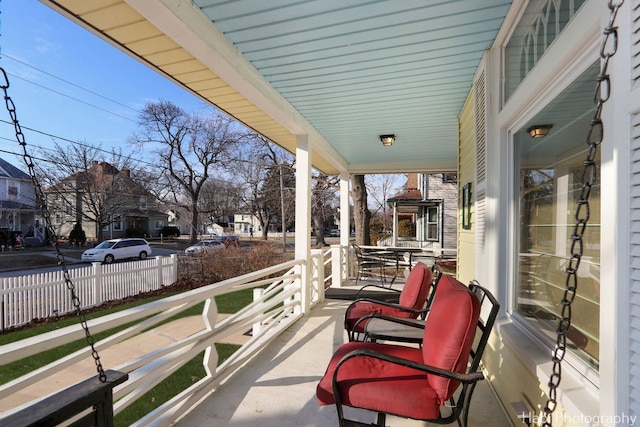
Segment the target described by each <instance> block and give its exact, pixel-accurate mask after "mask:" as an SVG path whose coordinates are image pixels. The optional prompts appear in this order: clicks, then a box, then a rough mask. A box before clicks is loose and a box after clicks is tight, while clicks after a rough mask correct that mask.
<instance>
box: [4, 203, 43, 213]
mask: <svg viewBox="0 0 640 427" xmlns="http://www.w3.org/2000/svg"><path fill="white" fill-rule="evenodd" d="M0 209H2V210H15V211H23V212H25V211H29V210H33V211H35V210H37V208H36V207H35V206H32V205H27V204H25V203H20V202H16V201H13V200H0Z"/></svg>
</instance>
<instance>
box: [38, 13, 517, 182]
mask: <svg viewBox="0 0 640 427" xmlns="http://www.w3.org/2000/svg"><path fill="white" fill-rule="evenodd" d="M41 1H42V2H43V3H45V4H47V5H49V6H51V7H52V8H54V9H56V10H58V11H60V12H61V13H62V14H64V15H66V16H68V17H69V18H70V19H73V20H74V21H76V22H78V23H79V24H80V25H83V26H84V27H86V28H87V29H89V30H90V31H92V32H94V33H96V34H98V35H99V36H100V37H102V38H104V39H105V40H107V41H108V42H109V43H111V44H113V45H114V46H116V47H118V48H120V49H122V50H124V51H126V52H127V53H129V54H130V55H132V56H133V57H135V58H137V59H138V60H140V61H142V62H144V63H145V64H147V65H148V66H150V67H152V68H154V69H156V70H158V71H159V72H161V73H163V74H165V75H166V76H167V77H169V78H171V79H173V80H174V81H175V82H176V83H177V84H180V85H183V86H184V87H186V88H187V89H189V90H191V91H192V92H193V93H194V94H197V95H198V96H200V97H202V98H203V99H205V100H207V101H208V102H210V103H211V104H213V105H215V106H217V107H218V108H220V109H221V110H224V111H226V112H227V113H229V114H231V115H232V116H234V117H236V118H237V119H238V120H240V121H242V122H243V123H245V124H246V125H247V126H249V127H251V128H253V129H255V130H256V131H258V132H260V133H262V134H264V135H265V136H266V137H268V138H269V139H271V140H272V141H274V142H275V143H277V144H279V145H281V146H283V147H284V148H286V149H288V150H290V151H295V146H296V135H301V134H308V135H310V138H311V140H312V144H313V164H314V166H315V167H317V168H319V169H321V170H323V171H325V172H327V173H338V172H340V171H348V172H352V173H353V172H360V173H373V172H390V171H428V170H455V169H456V158H457V154H456V153H457V139H458V130H457V118H458V114H459V113H460V109H461V107H462V104H463V102H464V100H465V98H466V96H467V94H468V92H469V89H470V87H471V84H472V79H473V76H474V73H475V72H476V69H477V67H478V64H479V62H480V60H481V58H482V55H483V52H484V51H485V50H486V49H488V48H490V47H491V45H492V43H493V41H494V39H495V37H496V34H497V32H498V29H499V28H500V26H501V24H502V22H503V20H504V17H505V15H506V13H507V11H508V9H509V7H510V5H511V1H507V0H441V1H437V0H402V1H399V0H386V1H376V0H313V1H308V0H224V1H223V0H193V1H188V0H91V1H86V0H41ZM381 134H395V135H396V142H395V144H394V145H393V146H392V147H383V146H382V144H381V143H380V140H379V135H381Z"/></svg>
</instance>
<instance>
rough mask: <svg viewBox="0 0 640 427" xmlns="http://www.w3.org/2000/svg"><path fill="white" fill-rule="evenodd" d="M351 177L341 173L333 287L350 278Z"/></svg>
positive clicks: (332, 268) (332, 267) (332, 272)
mask: <svg viewBox="0 0 640 427" xmlns="http://www.w3.org/2000/svg"><path fill="white" fill-rule="evenodd" d="M350 178H351V176H350V175H349V173H348V172H345V171H343V172H341V173H340V245H339V246H338V248H334V250H333V251H332V253H333V254H335V255H336V256H335V257H333V259H332V262H331V278H332V280H331V285H332V286H335V287H340V286H342V283H344V282H345V281H346V280H347V278H348V277H349V265H350V260H349V239H350V238H351V222H350V221H349V219H350V218H351V215H350V210H349V195H350V193H349V183H350Z"/></svg>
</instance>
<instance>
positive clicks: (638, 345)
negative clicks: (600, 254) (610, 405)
mask: <svg viewBox="0 0 640 427" xmlns="http://www.w3.org/2000/svg"><path fill="white" fill-rule="evenodd" d="M631 124H632V129H631V224H630V231H631V245H632V247H634V248H638V247H640V114H634V115H633V116H632V121H631ZM629 261H630V264H631V283H630V290H629V292H630V298H629V302H630V307H629V316H630V320H629V327H630V331H629V335H630V336H629V340H630V342H629V374H630V378H629V396H630V398H629V410H630V412H631V415H636V416H640V253H639V252H638V251H637V250H632V251H631V253H630V260H629Z"/></svg>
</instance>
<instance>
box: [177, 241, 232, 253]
mask: <svg viewBox="0 0 640 427" xmlns="http://www.w3.org/2000/svg"><path fill="white" fill-rule="evenodd" d="M224 248H226V245H225V244H224V243H223V242H221V241H220V240H218V239H211V240H201V241H199V242H198V243H196V244H195V245H192V246H189V247H188V248H187V249H185V250H184V253H185V254H187V255H204V254H205V253H207V252H212V251H217V250H220V249H224Z"/></svg>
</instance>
